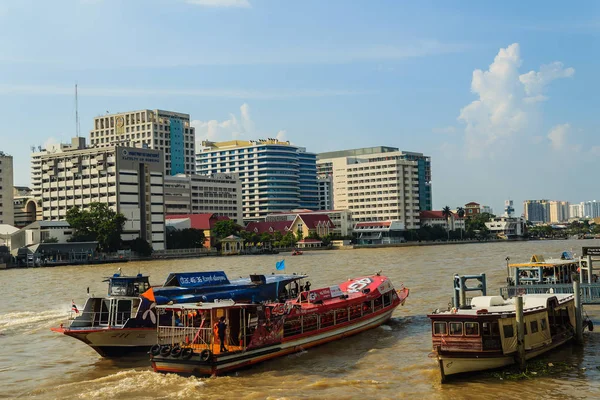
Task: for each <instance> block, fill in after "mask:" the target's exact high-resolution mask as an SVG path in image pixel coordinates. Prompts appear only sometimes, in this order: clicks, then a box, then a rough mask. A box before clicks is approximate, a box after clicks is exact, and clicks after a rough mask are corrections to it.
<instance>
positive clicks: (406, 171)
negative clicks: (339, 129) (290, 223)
mask: <svg viewBox="0 0 600 400" xmlns="http://www.w3.org/2000/svg"><path fill="white" fill-rule="evenodd" d="M397 150H398V149H395V148H388V147H375V148H365V149H356V150H347V151H339V152H330V153H321V154H319V155H318V161H317V167H318V173H319V176H321V177H324V176H331V178H332V183H333V208H334V209H336V210H346V209H347V210H350V211H351V212H352V218H353V220H354V222H368V221H398V222H399V223H401V224H403V226H404V227H405V228H406V229H418V227H419V209H420V207H428V201H429V199H430V194H431V186H430V184H429V182H425V183H426V185H425V186H424V187H425V188H426V189H427V190H425V194H427V193H429V196H428V197H426V198H425V201H424V202H421V198H420V191H421V189H422V188H421V178H420V175H419V174H420V172H421V167H420V164H419V162H418V161H415V160H407V153H404V152H401V151H397ZM410 154H411V155H414V154H417V153H410ZM421 156H422V155H421ZM422 157H423V159H427V160H428V159H429V158H428V157H425V156H422ZM424 165H425V164H424ZM423 172H424V173H425V172H426V175H425V176H426V177H429V175H430V169H427V170H424V171H423Z"/></svg>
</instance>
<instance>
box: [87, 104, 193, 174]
mask: <svg viewBox="0 0 600 400" xmlns="http://www.w3.org/2000/svg"><path fill="white" fill-rule="evenodd" d="M195 136H196V135H195V130H194V127H192V126H191V125H190V116H189V114H183V113H178V112H173V111H164V110H139V111H129V112H123V113H116V114H107V115H102V116H98V117H96V118H94V129H92V130H91V131H90V143H91V145H92V146H96V147H114V146H122V147H138V148H148V149H154V150H160V151H162V152H163V153H164V161H163V162H164V172H165V175H166V176H169V175H177V174H187V175H190V174H194V173H195V172H196V166H195V160H194V149H195V143H196V138H195Z"/></svg>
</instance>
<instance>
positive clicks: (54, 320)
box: [0, 308, 67, 335]
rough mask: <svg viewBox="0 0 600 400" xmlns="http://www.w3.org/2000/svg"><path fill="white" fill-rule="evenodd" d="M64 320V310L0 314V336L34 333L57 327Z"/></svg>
mask: <svg viewBox="0 0 600 400" xmlns="http://www.w3.org/2000/svg"><path fill="white" fill-rule="evenodd" d="M66 318H67V313H66V312H65V308H61V309H55V310H44V311H20V312H12V313H8V314H0V335H10V334H11V333H13V332H14V333H18V334H23V333H34V332H37V331H40V330H45V329H48V328H50V327H51V326H55V325H58V324H60V322H61V321H63V320H66Z"/></svg>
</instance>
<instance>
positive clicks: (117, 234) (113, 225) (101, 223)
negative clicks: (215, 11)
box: [66, 202, 127, 251]
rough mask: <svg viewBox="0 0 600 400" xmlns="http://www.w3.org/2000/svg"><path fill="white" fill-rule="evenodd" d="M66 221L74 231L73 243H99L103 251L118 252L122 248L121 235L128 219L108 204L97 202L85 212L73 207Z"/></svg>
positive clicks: (91, 204) (90, 205)
mask: <svg viewBox="0 0 600 400" xmlns="http://www.w3.org/2000/svg"><path fill="white" fill-rule="evenodd" d="M66 220H67V222H68V223H69V225H70V226H71V228H73V229H74V233H73V235H72V236H71V241H72V242H78V241H97V242H98V244H99V246H100V249H101V250H102V251H116V250H118V249H119V248H120V246H121V233H122V232H123V225H124V224H125V221H126V220H127V218H125V216H124V215H123V214H121V213H117V212H116V211H114V210H112V209H111V208H110V207H109V206H108V204H106V203H97V202H95V203H90V204H89V206H88V208H87V209H85V210H81V209H80V208H79V207H77V206H75V207H71V208H70V209H69V210H68V211H67V215H66Z"/></svg>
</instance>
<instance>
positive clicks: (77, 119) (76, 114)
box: [75, 84, 79, 137]
mask: <svg viewBox="0 0 600 400" xmlns="http://www.w3.org/2000/svg"><path fill="white" fill-rule="evenodd" d="M75 134H76V135H77V137H79V99H78V98H77V84H75Z"/></svg>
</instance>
